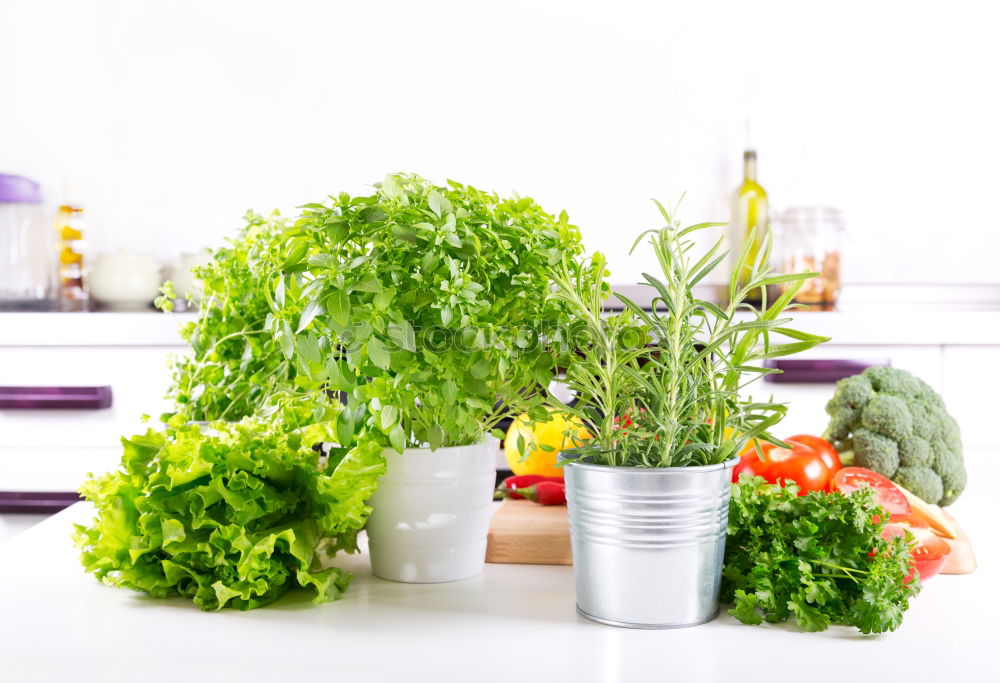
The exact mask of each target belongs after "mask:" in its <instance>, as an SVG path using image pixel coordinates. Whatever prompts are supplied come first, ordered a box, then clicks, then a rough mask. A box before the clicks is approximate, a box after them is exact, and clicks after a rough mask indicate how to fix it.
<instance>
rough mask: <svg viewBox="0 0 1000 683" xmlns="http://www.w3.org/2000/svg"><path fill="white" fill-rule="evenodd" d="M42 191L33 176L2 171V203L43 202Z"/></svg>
mask: <svg viewBox="0 0 1000 683" xmlns="http://www.w3.org/2000/svg"><path fill="white" fill-rule="evenodd" d="M41 203H42V191H41V189H40V188H39V187H38V183H36V182H35V181H34V180H32V179H31V178H25V177H23V176H19V175H9V174H7V173H0V204H41Z"/></svg>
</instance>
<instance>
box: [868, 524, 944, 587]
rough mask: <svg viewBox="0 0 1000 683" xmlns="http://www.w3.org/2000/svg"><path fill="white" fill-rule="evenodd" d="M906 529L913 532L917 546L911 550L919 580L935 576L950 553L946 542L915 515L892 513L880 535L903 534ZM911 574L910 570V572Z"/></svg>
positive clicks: (884, 536) (887, 536)
mask: <svg viewBox="0 0 1000 683" xmlns="http://www.w3.org/2000/svg"><path fill="white" fill-rule="evenodd" d="M907 531H909V532H910V533H911V534H913V537H914V538H915V539H916V541H917V547H915V548H914V549H913V551H912V554H913V565H914V569H915V570H916V572H917V575H918V576H919V577H920V580H921V581H926V580H927V579H929V578H931V577H932V576H937V574H938V573H939V572H940V571H941V568H942V567H944V563H945V562H947V561H948V557H949V556H950V555H951V546H950V545H948V542H947V541H946V540H944V539H943V538H941V537H940V536H938V535H936V534H935V533H934V532H933V531H931V528H930V526H928V525H927V522H925V521H924V520H922V519H920V518H919V517H917V516H916V515H910V514H905V515H902V514H900V515H892V516H891V517H889V523H888V524H886V525H885V529H884V530H883V531H882V537H883V538H886V539H890V538H892V537H893V536H903V535H904V534H905V533H906V532H907ZM910 575H911V576H912V575H913V574H912V572H911V573H910Z"/></svg>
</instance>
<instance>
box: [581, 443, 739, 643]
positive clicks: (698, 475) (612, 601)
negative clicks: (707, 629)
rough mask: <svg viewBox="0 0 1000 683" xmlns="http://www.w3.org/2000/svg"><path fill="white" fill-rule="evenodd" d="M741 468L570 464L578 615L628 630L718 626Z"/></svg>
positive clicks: (728, 464)
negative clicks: (732, 502) (732, 500)
mask: <svg viewBox="0 0 1000 683" xmlns="http://www.w3.org/2000/svg"><path fill="white" fill-rule="evenodd" d="M737 462H739V459H738V458H733V459H732V460H729V461H727V462H724V463H721V464H718V465H705V466H699V467H667V468H659V469H645V468H638V467H608V466H606V465H596V464H592V463H589V462H587V459H586V458H583V459H581V460H577V461H574V462H569V463H567V464H566V467H565V477H566V497H567V500H568V503H569V526H570V537H571V540H572V544H573V573H574V576H575V578H576V608H577V611H579V612H580V614H582V615H583V616H585V617H587V618H588V619H592V620H594V621H599V622H601V623H604V624H611V625H613V626H626V627H629V628H677V627H682V626H694V625H696V624H702V623H705V622H706V621H711V620H712V619H714V618H715V617H716V615H718V613H719V582H720V579H721V576H722V559H723V554H724V552H725V548H726V524H727V521H728V517H729V492H730V484H731V482H732V468H733V466H734V465H736V463H737Z"/></svg>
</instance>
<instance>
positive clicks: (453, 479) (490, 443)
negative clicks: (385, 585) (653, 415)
mask: <svg viewBox="0 0 1000 683" xmlns="http://www.w3.org/2000/svg"><path fill="white" fill-rule="evenodd" d="M499 448H500V442H499V440H497V439H496V438H494V437H492V436H490V437H487V438H486V440H485V441H484V442H483V443H479V444H473V445H469V446H454V447H450V448H439V449H437V450H436V451H431V450H430V449H429V448H408V449H406V450H405V451H403V453H402V454H399V453H397V452H396V451H393V450H391V449H389V450H386V452H385V458H386V472H385V474H384V475H383V476H382V478H381V479H380V480H379V484H378V490H377V491H376V492H375V495H374V496H372V498H371V501H370V505H371V506H372V513H371V516H370V517H369V518H368V524H367V526H366V528H367V530H368V549H369V553H370V555H371V562H372V572H373V573H374V574H375V576H378V577H381V578H383V579H389V580H390V581H404V582H407V583H440V582H443V581H458V580H461V579H467V578H469V577H472V576H475V575H476V574H478V573H480V572H481V571H482V570H483V564H484V562H485V560H486V534H487V532H488V531H489V524H490V515H491V514H492V511H493V508H492V501H493V486H494V484H495V483H496V462H497V453H498V451H499Z"/></svg>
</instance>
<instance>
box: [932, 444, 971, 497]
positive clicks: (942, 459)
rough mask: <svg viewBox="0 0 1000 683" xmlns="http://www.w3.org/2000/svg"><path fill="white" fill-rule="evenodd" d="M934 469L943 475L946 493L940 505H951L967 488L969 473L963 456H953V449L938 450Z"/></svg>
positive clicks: (942, 479)
mask: <svg viewBox="0 0 1000 683" xmlns="http://www.w3.org/2000/svg"><path fill="white" fill-rule="evenodd" d="M934 470H935V471H936V472H937V473H938V474H940V475H941V482H942V483H943V484H944V493H943V494H942V496H941V500H940V501H939V502H938V505H951V504H952V503H954V502H955V499H956V498H958V495H959V494H960V493H961V492H962V491H963V490H964V489H965V484H966V483H967V481H968V475H966V472H965V462H963V460H962V458H960V457H959V458H956V457H953V451H938V452H937V453H936V454H935V459H934Z"/></svg>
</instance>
